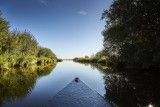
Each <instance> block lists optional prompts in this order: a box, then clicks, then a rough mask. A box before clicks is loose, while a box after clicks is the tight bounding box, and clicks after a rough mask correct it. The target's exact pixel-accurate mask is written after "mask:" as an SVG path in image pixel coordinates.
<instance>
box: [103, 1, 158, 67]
mask: <svg viewBox="0 0 160 107" xmlns="http://www.w3.org/2000/svg"><path fill="white" fill-rule="evenodd" d="M159 5H160V1H159V0H152V1H151V0H114V2H113V4H112V5H111V6H110V8H109V10H105V11H104V13H103V15H102V19H105V21H106V26H105V29H104V31H103V33H102V34H103V36H104V48H105V49H106V50H109V51H110V52H111V53H112V55H116V56H118V60H119V61H121V62H124V63H126V64H127V65H128V66H130V67H134V68H141V69H145V68H149V67H156V68H158V67H159V66H160V36H159V35H160V12H159V10H160V6H159Z"/></svg>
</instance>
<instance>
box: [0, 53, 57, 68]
mask: <svg viewBox="0 0 160 107" xmlns="http://www.w3.org/2000/svg"><path fill="white" fill-rule="evenodd" d="M57 62H59V60H58V59H51V58H47V57H35V56H2V55H1V56H0V71H5V70H9V69H11V68H14V67H29V66H32V65H47V64H55V63H57Z"/></svg>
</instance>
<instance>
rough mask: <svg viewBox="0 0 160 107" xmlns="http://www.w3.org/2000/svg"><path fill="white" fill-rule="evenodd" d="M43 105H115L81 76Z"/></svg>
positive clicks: (110, 106) (107, 106) (68, 106)
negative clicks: (83, 80)
mask: <svg viewBox="0 0 160 107" xmlns="http://www.w3.org/2000/svg"><path fill="white" fill-rule="evenodd" d="M43 107H113V106H112V104H111V103H110V102H109V101H107V100H105V99H104V98H103V97H102V96H101V95H100V94H98V93H97V92H96V91H93V90H92V89H91V88H89V87H88V86H87V85H86V84H85V83H83V82H82V81H81V80H80V79H79V78H75V79H74V80H73V81H72V82H71V83H70V84H68V85H67V86H66V87H65V88H63V89H62V90H61V91H59V92H58V93H57V94H56V95H55V96H54V97H53V98H52V99H51V100H49V101H48V103H47V104H46V105H44V106H43Z"/></svg>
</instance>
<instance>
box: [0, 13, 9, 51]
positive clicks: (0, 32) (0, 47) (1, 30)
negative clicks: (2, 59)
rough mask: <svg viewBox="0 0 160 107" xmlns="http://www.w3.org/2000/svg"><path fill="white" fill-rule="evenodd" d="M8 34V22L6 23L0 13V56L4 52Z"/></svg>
mask: <svg viewBox="0 0 160 107" xmlns="http://www.w3.org/2000/svg"><path fill="white" fill-rule="evenodd" d="M8 33H9V22H7V21H6V20H5V19H4V18H3V17H2V13H1V11H0V54H2V53H3V52H4V51H5V50H6V41H7V38H8Z"/></svg>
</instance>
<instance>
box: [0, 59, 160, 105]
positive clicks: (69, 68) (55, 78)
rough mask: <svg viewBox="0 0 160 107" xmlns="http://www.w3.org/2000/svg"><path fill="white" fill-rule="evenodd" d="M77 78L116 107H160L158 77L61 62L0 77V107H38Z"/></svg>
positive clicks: (98, 66) (16, 71) (3, 74)
mask: <svg viewBox="0 0 160 107" xmlns="http://www.w3.org/2000/svg"><path fill="white" fill-rule="evenodd" d="M75 77H79V78H80V79H81V80H82V81H83V82H84V83H86V84H87V85H88V86H89V87H90V88H92V89H93V90H95V91H97V92H98V93H99V94H101V95H102V96H104V97H105V98H106V99H108V100H110V101H111V102H112V103H113V104H115V105H116V106H118V107H150V106H152V105H153V106H155V107H158V106H160V81H159V80H160V79H159V77H160V76H159V75H157V76H154V77H153V76H151V75H147V74H146V75H145V76H144V75H138V76H137V74H130V75H128V74H126V73H114V72H111V71H108V70H105V67H103V66H100V65H89V64H79V63H75V62H72V61H63V62H60V63H58V64H57V65H54V66H48V67H38V68H37V67H35V68H30V69H23V70H13V71H10V72H1V73H0V107H40V106H42V105H44V104H45V103H47V101H48V100H50V99H51V98H52V97H53V96H54V95H55V94H56V93H57V92H59V91H60V90H61V89H62V88H64V87H65V86H66V85H67V84H69V83H70V82H71V81H72V80H73V79H74V78H75Z"/></svg>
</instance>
